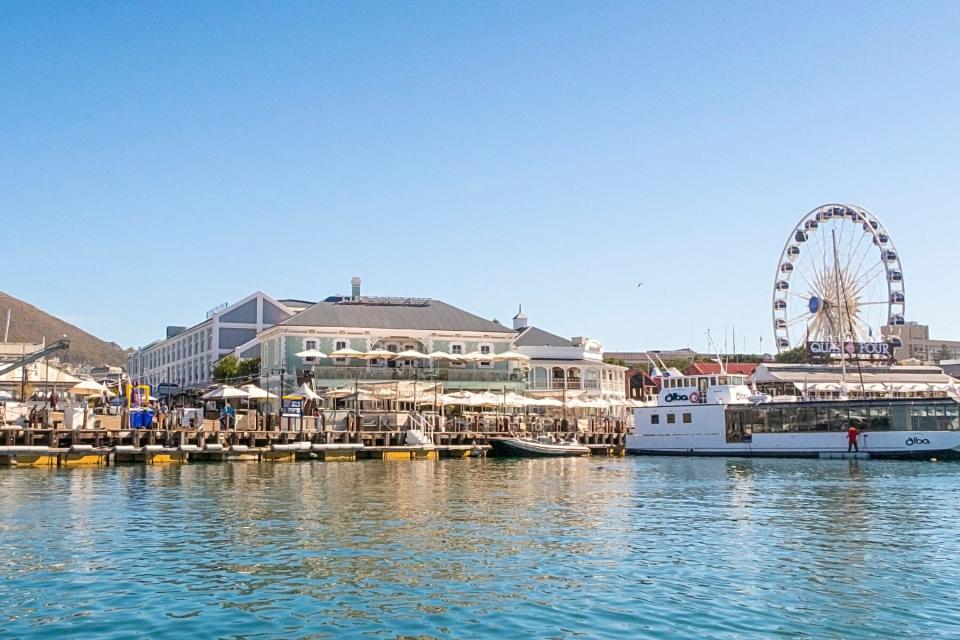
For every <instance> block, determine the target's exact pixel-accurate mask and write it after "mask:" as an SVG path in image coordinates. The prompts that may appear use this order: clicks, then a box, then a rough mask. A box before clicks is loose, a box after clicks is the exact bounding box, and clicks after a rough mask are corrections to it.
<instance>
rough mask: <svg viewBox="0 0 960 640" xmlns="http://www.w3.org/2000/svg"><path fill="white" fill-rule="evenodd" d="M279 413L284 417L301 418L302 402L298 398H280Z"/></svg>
mask: <svg viewBox="0 0 960 640" xmlns="http://www.w3.org/2000/svg"><path fill="white" fill-rule="evenodd" d="M280 412H281V413H282V414H283V415H285V416H291V417H299V416H301V415H302V414H303V400H302V399H300V398H281V399H280Z"/></svg>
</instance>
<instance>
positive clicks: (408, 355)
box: [392, 349, 430, 360]
mask: <svg viewBox="0 0 960 640" xmlns="http://www.w3.org/2000/svg"><path fill="white" fill-rule="evenodd" d="M392 355H393V356H394V357H395V358H398V359H401V358H402V359H404V360H425V359H427V358H429V357H430V356H429V355H427V354H425V353H421V352H419V351H417V350H416V349H406V350H404V351H401V352H400V353H394V354H392Z"/></svg>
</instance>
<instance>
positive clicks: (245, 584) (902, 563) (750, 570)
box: [0, 458, 960, 638]
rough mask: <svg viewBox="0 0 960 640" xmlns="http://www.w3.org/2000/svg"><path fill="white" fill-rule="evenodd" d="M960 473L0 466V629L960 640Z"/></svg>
mask: <svg viewBox="0 0 960 640" xmlns="http://www.w3.org/2000/svg"><path fill="white" fill-rule="evenodd" d="M958 515H960V465H958V464H930V463H897V462H874V461H860V462H854V461H839V460H837V461H792V460H754V461H743V460H727V459H682V458H641V459H635V458H628V459H597V458H594V459H566V460H518V461H504V460H469V461H439V462H428V461H422V462H412V463H411V462H406V463H381V462H354V463H320V462H316V463H296V464H276V465H258V464H255V463H254V464H243V463H235V464H211V465H202V464H193V465H187V466H182V467H181V466H166V467H165V466H157V467H144V466H130V467H112V468H93V469H81V468H75V469H60V470H57V469H52V470H51V469H5V470H0V552H2V553H0V603H2V607H3V616H4V620H3V623H2V624H0V638H27V637H41V638H46V637H50V638H54V637H67V636H73V637H78V636H82V637H102V638H130V637H149V638H182V637H220V638H281V637H282V638H302V637H310V638H325V637H364V638H395V637H401V636H406V637H424V638H432V637H438V638H454V637H456V638H461V637H463V638H466V637H553V638H561V637H671V638H672V637H689V638H704V637H711V638H735V637H771V636H778V637H817V638H824V637H837V638H876V637H890V636H894V635H895V636H897V637H917V638H938V637H943V638H947V637H957V636H960V611H958V607H957V602H958V601H960V563H958V561H957V558H958V553H960V526H958Z"/></svg>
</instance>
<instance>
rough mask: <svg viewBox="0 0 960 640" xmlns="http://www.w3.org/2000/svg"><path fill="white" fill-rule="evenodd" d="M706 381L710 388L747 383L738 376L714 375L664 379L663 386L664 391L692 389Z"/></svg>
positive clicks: (744, 378)
mask: <svg viewBox="0 0 960 640" xmlns="http://www.w3.org/2000/svg"><path fill="white" fill-rule="evenodd" d="M701 380H706V381H707V386H709V387H716V386H721V387H726V386H730V385H734V386H736V385H742V384H746V383H747V377H746V376H736V375H727V374H721V373H717V374H713V375H708V376H706V375H704V376H675V377H669V378H664V379H663V384H662V385H661V386H662V388H663V389H684V388H690V387H699V386H700V384H701V383H700V381H701Z"/></svg>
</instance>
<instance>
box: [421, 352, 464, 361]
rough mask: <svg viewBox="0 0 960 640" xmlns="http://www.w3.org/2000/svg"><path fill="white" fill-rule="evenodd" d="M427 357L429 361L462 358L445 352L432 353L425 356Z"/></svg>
mask: <svg viewBox="0 0 960 640" xmlns="http://www.w3.org/2000/svg"><path fill="white" fill-rule="evenodd" d="M427 357H428V358H430V359H431V360H460V359H462V358H463V356H458V355H456V354H453V353H447V352H446V351H433V352H431V353H428V354H427Z"/></svg>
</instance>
